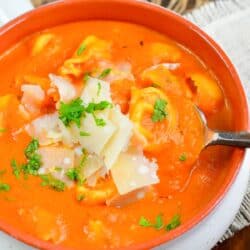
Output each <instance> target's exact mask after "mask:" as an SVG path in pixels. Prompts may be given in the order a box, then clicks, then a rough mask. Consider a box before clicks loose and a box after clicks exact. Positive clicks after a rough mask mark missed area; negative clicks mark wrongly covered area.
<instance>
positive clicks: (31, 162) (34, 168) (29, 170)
mask: <svg viewBox="0 0 250 250" xmlns="http://www.w3.org/2000/svg"><path fill="white" fill-rule="evenodd" d="M41 164H42V163H41V155H39V154H37V153H34V154H33V155H31V156H30V157H29V158H28V162H27V163H26V164H23V165H22V171H23V173H24V174H30V175H37V174H38V170H39V168H40V167H41Z"/></svg>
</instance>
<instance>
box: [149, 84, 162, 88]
mask: <svg viewBox="0 0 250 250" xmlns="http://www.w3.org/2000/svg"><path fill="white" fill-rule="evenodd" d="M151 87H154V88H160V87H161V86H160V85H159V84H157V83H152V84H151Z"/></svg>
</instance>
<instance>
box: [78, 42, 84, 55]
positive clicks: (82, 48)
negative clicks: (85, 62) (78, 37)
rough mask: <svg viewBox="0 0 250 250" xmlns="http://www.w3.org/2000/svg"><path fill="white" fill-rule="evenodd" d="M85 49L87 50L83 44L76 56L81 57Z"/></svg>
mask: <svg viewBox="0 0 250 250" xmlns="http://www.w3.org/2000/svg"><path fill="white" fill-rule="evenodd" d="M85 49H86V45H85V44H81V45H80V47H79V48H78V50H77V52H76V54H77V55H78V56H80V55H81V54H82V52H83V51H84V50H85Z"/></svg>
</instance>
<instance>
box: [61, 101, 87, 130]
mask: <svg viewBox="0 0 250 250" xmlns="http://www.w3.org/2000/svg"><path fill="white" fill-rule="evenodd" d="M82 116H84V106H83V104H82V100H81V99H80V98H77V99H75V100H73V101H71V102H70V103H67V104H66V103H63V102H61V105H60V108H59V118H60V119H61V121H62V122H63V124H64V125H65V126H69V125H70V123H71V122H75V123H76V125H77V126H78V127H80V124H81V117H82Z"/></svg>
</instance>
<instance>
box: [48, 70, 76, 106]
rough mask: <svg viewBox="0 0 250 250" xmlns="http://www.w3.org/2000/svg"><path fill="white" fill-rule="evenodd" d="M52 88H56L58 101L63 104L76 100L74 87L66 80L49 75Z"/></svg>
mask: <svg viewBox="0 0 250 250" xmlns="http://www.w3.org/2000/svg"><path fill="white" fill-rule="evenodd" d="M49 78H50V80H51V84H52V86H56V88H57V89H58V92H59V95H60V100H61V101H63V102H69V101H71V100H72V99H74V98H76V95H77V91H76V88H75V87H74V85H73V84H72V83H71V82H70V81H69V80H67V79H65V78H63V77H61V76H56V75H54V74H49Z"/></svg>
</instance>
